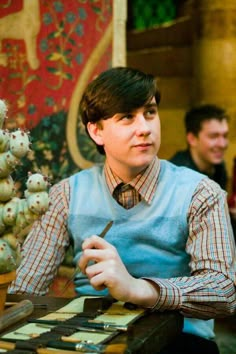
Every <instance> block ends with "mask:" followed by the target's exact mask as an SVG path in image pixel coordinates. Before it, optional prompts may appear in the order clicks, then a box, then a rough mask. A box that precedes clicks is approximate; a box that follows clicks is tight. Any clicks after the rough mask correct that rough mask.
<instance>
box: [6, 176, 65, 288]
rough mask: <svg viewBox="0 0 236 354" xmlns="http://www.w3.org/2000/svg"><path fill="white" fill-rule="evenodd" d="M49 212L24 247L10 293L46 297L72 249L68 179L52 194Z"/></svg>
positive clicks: (38, 221) (31, 233)
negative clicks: (68, 226)
mask: <svg viewBox="0 0 236 354" xmlns="http://www.w3.org/2000/svg"><path fill="white" fill-rule="evenodd" d="M49 198H50V206H49V209H48V211H47V212H46V213H45V214H44V215H43V216H42V217H41V219H40V220H37V221H36V222H35V223H34V224H33V226H32V229H31V231H30V233H29V235H28V236H27V237H26V239H25V242H24V243H23V246H22V260H21V263H20V266H19V267H18V269H17V276H16V280H15V281H14V282H13V283H12V284H11V286H10V287H9V290H8V292H9V293H18V294H19V293H20V294H26V293H27V294H34V295H45V294H46V293H47V292H48V290H49V285H50V284H51V282H52V281H53V279H54V277H55V275H56V272H57V269H58V267H59V265H60V264H61V262H62V261H63V259H64V256H65V251H66V248H67V247H68V246H69V242H70V241H69V235H68V232H67V218H68V206H69V202H68V200H69V181H68V179H66V180H64V181H62V182H60V183H58V184H56V185H54V186H53V187H52V188H51V190H50V193H49Z"/></svg>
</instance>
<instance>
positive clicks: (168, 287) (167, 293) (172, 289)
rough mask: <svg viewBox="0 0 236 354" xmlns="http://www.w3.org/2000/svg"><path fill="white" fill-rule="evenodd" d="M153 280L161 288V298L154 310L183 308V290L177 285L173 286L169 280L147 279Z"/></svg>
mask: <svg viewBox="0 0 236 354" xmlns="http://www.w3.org/2000/svg"><path fill="white" fill-rule="evenodd" d="M145 279H147V280H151V281H152V282H153V283H155V284H156V285H157V286H158V288H159V298H158V300H157V302H156V303H155V305H154V306H153V307H152V310H159V311H165V310H178V309H180V307H181V303H182V301H181V298H182V296H181V290H180V288H179V287H177V286H176V285H175V284H173V283H172V282H171V281H169V280H168V279H160V278H158V279H156V278H155V279H153V278H145Z"/></svg>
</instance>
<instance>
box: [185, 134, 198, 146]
mask: <svg viewBox="0 0 236 354" xmlns="http://www.w3.org/2000/svg"><path fill="white" fill-rule="evenodd" d="M186 138H187V142H188V145H189V146H195V145H196V143H197V140H198V138H197V136H196V135H194V134H193V133H191V132H189V133H187V137H186Z"/></svg>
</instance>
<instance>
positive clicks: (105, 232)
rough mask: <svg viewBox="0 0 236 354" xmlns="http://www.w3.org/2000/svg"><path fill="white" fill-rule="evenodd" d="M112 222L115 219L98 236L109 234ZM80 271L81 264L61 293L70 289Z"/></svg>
mask: <svg viewBox="0 0 236 354" xmlns="http://www.w3.org/2000/svg"><path fill="white" fill-rule="evenodd" d="M112 224H113V220H111V221H109V222H108V224H107V225H106V226H105V228H104V229H103V230H102V232H101V233H100V234H99V235H98V236H99V237H102V238H103V237H104V236H105V235H106V234H107V232H108V231H109V230H110V228H111V226H112ZM79 273H80V268H79V266H77V267H76V268H75V271H74V273H73V274H72V276H71V278H70V279H69V280H68V281H67V282H66V283H65V285H64V287H63V288H62V290H61V291H60V295H63V294H64V292H65V291H66V290H67V289H68V287H69V285H70V284H71V283H72V282H73V281H74V279H75V277H76V275H77V274H79Z"/></svg>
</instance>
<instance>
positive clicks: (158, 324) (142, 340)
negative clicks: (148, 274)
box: [1, 295, 183, 354]
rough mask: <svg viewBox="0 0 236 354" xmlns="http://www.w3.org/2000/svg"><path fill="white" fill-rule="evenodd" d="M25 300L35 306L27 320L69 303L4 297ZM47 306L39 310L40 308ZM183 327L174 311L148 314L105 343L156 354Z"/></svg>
mask: <svg viewBox="0 0 236 354" xmlns="http://www.w3.org/2000/svg"><path fill="white" fill-rule="evenodd" d="M25 299H29V300H31V301H32V302H33V304H34V305H35V307H34V312H33V313H32V314H31V315H30V317H35V318H38V317H42V316H45V315H46V314H47V313H48V312H51V311H56V310H57V309H59V308H61V307H63V306H65V305H66V304H67V303H68V302H70V301H71V300H72V299H71V298H60V297H49V296H25V295H8V296H7V301H10V302H19V301H20V300H25ZM45 304H46V305H47V307H46V308H41V307H40V306H41V305H45ZM26 321H27V319H24V320H23V321H21V322H17V323H16V324H15V325H14V326H11V327H9V328H7V329H6V330H4V332H2V333H1V335H2V334H5V333H7V332H9V331H12V330H13V329H16V328H19V327H20V326H22V324H24V323H26ZM182 326H183V318H182V316H181V315H180V314H179V313H178V312H164V313H158V312H152V313H148V314H147V315H145V316H143V317H141V318H140V319H138V320H137V321H135V323H134V324H133V326H132V328H133V329H132V331H131V332H123V333H120V334H118V335H117V336H116V337H114V338H113V339H111V341H110V342H109V344H116V343H124V344H126V345H127V349H126V352H125V353H126V354H154V353H159V352H160V351H161V349H163V347H165V345H166V344H168V343H170V341H171V340H173V338H174V337H175V336H176V335H178V334H179V333H180V332H181V330H182Z"/></svg>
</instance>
